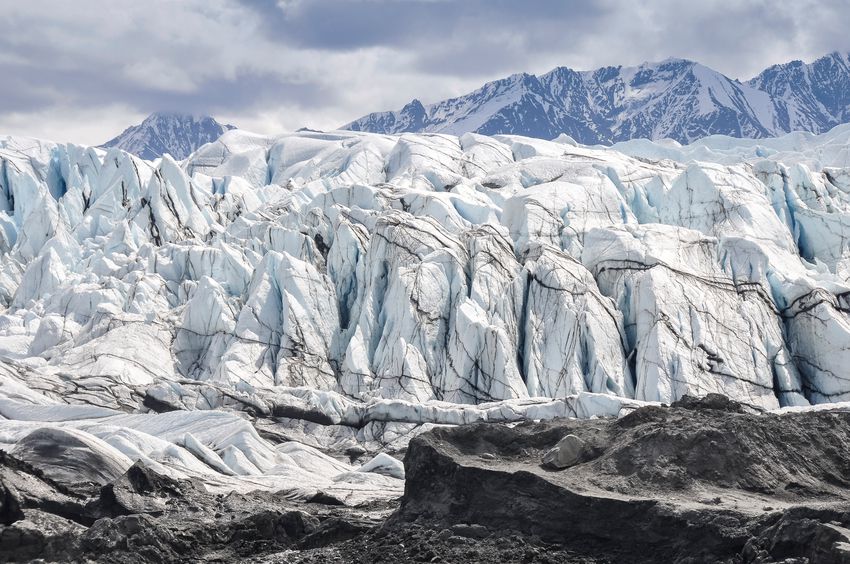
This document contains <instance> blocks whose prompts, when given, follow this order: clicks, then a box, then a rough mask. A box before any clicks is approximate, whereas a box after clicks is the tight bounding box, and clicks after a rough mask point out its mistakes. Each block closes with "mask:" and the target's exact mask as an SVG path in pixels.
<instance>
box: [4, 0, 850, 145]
mask: <svg viewBox="0 0 850 564" xmlns="http://www.w3.org/2000/svg"><path fill="white" fill-rule="evenodd" d="M2 4H3V5H2V7H0V134H9V133H11V134H20V135H32V136H37V137H44V138H48V139H55V140H57V141H72V142H78V143H87V144H97V143H101V142H103V141H106V140H107V139H109V138H111V137H113V136H114V135H116V134H117V133H119V132H120V131H121V130H123V129H124V128H125V127H127V126H128V125H131V124H133V123H137V122H139V121H141V119H142V118H143V117H144V116H145V115H147V114H149V113H150V112H153V111H157V110H171V111H185V112H190V113H209V114H211V115H214V116H216V117H217V118H218V119H219V120H220V121H227V122H230V123H233V124H234V125H237V126H239V127H242V128H244V129H248V130H252V131H257V132H260V133H274V132H280V131H286V130H292V129H296V128H298V127H302V126H309V127H314V128H333V127H335V126H339V125H341V124H343V123H346V122H348V121H351V120H353V119H355V118H358V117H360V116H361V115H363V114H366V113H369V112H371V111H377V110H385V109H398V108H400V107H401V106H403V105H404V104H405V103H406V102H408V101H410V100H411V99H412V98H414V97H416V98H420V99H421V100H422V101H423V102H426V103H427V102H433V101H437V100H440V99H443V98H446V97H449V96H453V95H459V94H463V93H466V92H468V91H470V90H473V89H475V88H477V87H478V86H480V85H481V84H483V83H484V82H486V81H488V80H493V79H497V78H501V77H503V76H507V75H509V74H512V73H515V72H521V71H525V72H531V73H535V74H539V73H543V72H546V71H548V70H550V69H552V68H553V67H556V66H559V65H566V66H569V67H573V68H575V69H580V70H585V69H592V68H597V67H600V66H604V65H621V64H622V65H635V64H639V63H641V62H643V61H647V60H649V61H654V60H661V59H665V58H667V57H684V58H689V59H694V60H698V61H700V62H702V63H704V64H706V65H708V66H710V67H712V68H715V69H717V70H719V71H721V72H723V73H725V74H726V75H728V76H731V77H733V78H740V79H747V78H750V77H751V76H752V75H754V74H756V73H758V72H759V71H760V70H761V69H762V68H764V67H766V66H768V65H770V64H773V63H778V62H786V61H789V60H792V59H802V60H804V61H807V62H808V61H811V60H813V59H815V58H817V57H818V56H820V55H823V54H825V53H828V52H831V51H835V50H841V51H848V50H850V34H848V33H847V30H846V24H847V22H848V20H850V8H848V6H847V3H846V0H770V1H735V0H717V1H714V0H700V1H694V2H691V1H682V0H645V1H640V0H622V1H621V0H598V1H593V2H590V1H578V0H560V1H558V0H458V1H452V0H144V1H140V0H78V1H75V2H70V1H62V0H55V1H42V0H24V1H12V0H6V1H4V2H3V3H2Z"/></svg>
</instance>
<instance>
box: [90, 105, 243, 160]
mask: <svg viewBox="0 0 850 564" xmlns="http://www.w3.org/2000/svg"><path fill="white" fill-rule="evenodd" d="M231 129H234V126H232V125H227V124H221V123H219V122H217V121H216V120H215V119H213V118H211V117H209V116H200V117H198V116H192V115H188V114H179V113H170V112H157V113H153V114H151V115H149V116H148V117H146V118H145V120H144V121H143V122H142V123H140V124H138V125H134V126H132V127H128V128H127V129H125V130H124V131H123V133H121V134H120V135H118V136H117V137H115V138H114V139H111V140H109V141H107V142H106V143H104V144H103V145H101V147H103V148H105V149H108V148H110V147H117V148H119V149H122V150H124V151H127V152H128V153H132V154H134V155H136V156H138V157H141V158H143V159H148V160H152V159H156V158H158V157H161V156H162V155H164V154H166V153H168V154H169V155H171V156H172V157H174V158H175V159H177V160H183V159H185V158H186V157H188V156H189V155H191V154H192V153H193V152H194V151H195V150H197V149H198V147H200V146H201V145H204V144H206V143H212V142H213V141H215V140H216V139H218V138H219V137H221V134H222V133H224V132H225V131H229V130H231Z"/></svg>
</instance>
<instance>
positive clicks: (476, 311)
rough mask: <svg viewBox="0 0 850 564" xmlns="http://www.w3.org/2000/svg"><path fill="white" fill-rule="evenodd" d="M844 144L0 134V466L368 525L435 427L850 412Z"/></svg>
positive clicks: (790, 139) (822, 138)
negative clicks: (697, 403) (179, 485)
mask: <svg viewBox="0 0 850 564" xmlns="http://www.w3.org/2000/svg"><path fill="white" fill-rule="evenodd" d="M848 146H850V126H838V127H836V128H835V129H833V130H832V131H830V132H829V133H826V134H822V135H812V134H791V135H788V136H784V137H780V138H775V139H761V140H758V141H750V140H740V139H733V138H729V137H720V136H713V137H709V138H706V139H704V140H702V141H699V142H697V143H693V144H691V145H687V146H683V145H679V144H678V143H676V142H672V141H664V142H652V141H646V140H635V141H627V142H623V143H620V144H617V145H615V146H614V147H599V146H584V145H580V144H577V143H576V142H575V141H573V140H572V139H571V138H569V137H567V136H562V137H560V138H558V139H557V140H555V141H543V140H540V139H532V138H525V137H519V136H512V135H496V136H492V137H488V136H484V135H480V134H473V133H466V134H463V135H461V136H459V137H457V136H452V135H445V134H403V135H398V136H393V135H383V134H373V133H361V132H352V131H337V132H325V133H323V132H309V131H302V132H297V133H291V134H284V135H279V136H261V135H255V134H251V133H248V132H244V131H239V130H234V131H229V132H226V133H225V134H224V135H223V136H221V138H219V139H218V140H217V141H215V142H212V143H209V144H207V145H204V146H203V147H201V148H200V149H199V150H197V151H196V152H194V153H193V154H192V155H191V156H189V157H188V158H187V159H185V160H182V161H176V160H174V159H173V158H171V157H170V156H168V155H165V156H163V157H162V158H158V159H155V160H150V161H148V160H143V159H141V158H138V157H136V156H134V155H131V154H129V153H127V152H124V151H122V150H120V149H117V148H110V149H108V150H103V149H99V148H91V147H81V146H75V145H71V144H58V143H52V142H48V141H42V140H36V139H28V138H21V137H0V308H2V309H0V448H2V449H5V450H8V451H9V452H11V453H12V454H13V455H14V456H16V457H19V458H21V459H23V460H25V461H27V462H29V463H31V464H32V465H34V466H36V467H38V468H40V469H42V470H43V471H44V472H45V474H46V475H48V476H53V477H55V478H56V479H60V480H61V479H65V480H78V481H93V482H98V483H106V482H107V481H109V480H110V479H114V478H115V477H116V476H118V475H120V474H121V473H123V472H124V471H126V470H127V469H128V468H129V467H130V466H131V465H133V464H134V463H136V462H138V461H142V462H143V463H144V464H146V465H148V466H150V467H152V468H155V469H156V470H157V471H158V472H161V473H163V474H167V475H171V476H175V477H178V478H185V477H195V478H200V479H202V480H203V482H204V483H205V484H206V485H207V487H208V488H210V489H211V490H213V491H233V490H236V491H250V490H256V489H266V490H269V491H279V490H285V491H287V492H288V495H291V496H292V497H294V498H300V499H312V498H314V497H315V496H316V495H318V494H319V493H321V494H322V495H329V496H333V497H334V498H336V499H339V500H341V502H343V503H348V504H356V503H360V502H362V501H363V500H366V499H376V498H389V497H397V496H398V495H400V492H401V491H402V488H403V475H402V472H403V469H401V467H400V466H399V465H397V464H395V463H394V462H393V460H390V459H388V457H386V454H385V453H394V452H398V451H400V450H402V449H404V448H405V446H406V444H407V442H408V441H409V440H410V439H411V438H412V437H414V436H416V435H417V434H418V433H421V432H423V431H425V430H428V429H432V428H434V427H435V426H441V425H457V424H461V423H472V422H479V421H501V422H517V421H522V420H526V419H551V418H554V417H582V418H590V417H616V416H618V415H623V414H625V413H628V412H629V411H631V410H633V409H635V408H636V407H638V406H641V405H646V404H657V403H670V402H673V401H676V400H679V399H681V398H682V397H684V396H685V395H690V396H703V395H707V394H710V393H720V394H724V395H726V396H728V397H730V398H733V399H735V400H737V401H740V402H743V403H745V404H748V405H750V406H752V407H754V408H756V409H760V410H767V411H772V410H776V411H786V410H799V409H813V408H812V407H808V406H812V405H815V406H816V405H821V406H822V405H825V404H832V403H836V402H845V401H850V377H848V376H847V372H846V366H848V363H850V173H848V165H849V164H850V162H848V158H850V153H848ZM46 443H51V444H53V445H55V451H56V452H55V454H54V455H52V456H50V457H45V456H44V454H43V453H44V449H43V448H40V445H44V444H46ZM351 449H355V450H356V451H357V452H362V453H363V454H362V455H361V456H359V457H353V459H352V460H348V461H346V460H343V459H342V456H341V453H343V452H346V451H351Z"/></svg>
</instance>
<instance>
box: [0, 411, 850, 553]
mask: <svg viewBox="0 0 850 564" xmlns="http://www.w3.org/2000/svg"><path fill="white" fill-rule="evenodd" d="M567 437H570V438H569V439H567V442H569V443H570V444H573V445H579V446H580V447H581V448H580V453H581V455H580V456H579V457H578V459H577V460H576V461H575V463H574V464H572V465H569V466H567V467H564V468H559V469H553V468H550V467H545V466H544V465H543V463H542V455H543V453H546V452H548V451H549V450H550V449H552V448H553V447H555V446H556V445H558V444H559V443H561V444H562V445H563V444H564V440H565V438H567ZM848 447H850V413H847V412H836V411H832V412H829V411H820V412H815V411H810V412H802V413H786V414H783V415H776V414H765V413H757V412H752V411H751V410H750V409H748V408H745V407H744V406H741V405H739V404H736V403H734V402H730V401H729V400H727V399H726V398H723V397H720V396H709V397H707V398H703V399H699V400H697V399H693V398H684V399H683V400H682V401H680V402H677V403H676V404H674V405H673V406H671V407H644V408H641V409H637V410H635V411H634V412H632V413H631V414H629V415H627V416H625V417H623V418H621V419H619V420H556V421H547V422H543V423H534V422H526V423H522V424H519V425H516V426H513V427H510V426H506V425H496V424H475V425H466V426H461V427H454V428H448V427H447V428H436V429H434V430H432V431H430V432H428V433H425V434H423V435H420V436H419V437H417V438H415V439H414V440H413V441H412V442H411V443H410V447H409V449H408V452H407V455H406V458H405V469H406V473H407V482H406V489H405V494H404V497H403V498H402V499H401V502H400V505H399V506H398V507H397V509H396V510H395V512H394V513H392V514H391V511H392V510H393V509H394V508H395V506H387V505H386V504H383V505H382V504H372V505H366V506H363V507H357V508H351V507H345V506H340V505H327V504H322V503H316V502H319V501H321V500H315V501H316V502H311V503H300V504H296V503H294V502H291V501H289V500H287V499H285V498H284V497H283V496H280V495H275V494H268V493H259V492H258V493H254V494H236V493H231V494H228V495H221V494H213V493H210V492H208V491H207V490H206V488H205V487H204V486H203V484H200V483H198V482H195V481H192V480H175V479H173V478H169V477H167V476H162V475H160V474H158V473H157V472H155V471H153V470H151V469H150V468H147V467H145V466H143V465H141V464H138V463H137V464H135V465H133V466H131V467H130V468H129V469H128V470H127V471H126V472H125V473H124V474H123V475H121V476H119V477H118V478H117V479H115V480H113V481H112V482H110V483H108V484H106V485H104V486H96V485H94V484H92V483H87V484H63V483H59V482H56V481H54V480H52V479H51V478H49V477H47V476H45V475H44V474H43V473H42V472H41V471H39V470H37V469H35V468H34V467H32V466H30V465H29V464H28V463H27V462H24V461H21V460H19V459H17V458H15V457H14V456H11V455H8V454H6V453H3V452H2V451H0V561H29V560H32V559H45V560H61V561H67V560H72V561H84V560H91V561H98V562H121V563H122V564H126V563H133V562H179V561H185V560H186V559H189V560H192V561H221V560H240V561H248V562H272V563H284V562H286V563H287V564H290V563H301V564H308V563H309V564H318V563H322V564H324V563H329V562H339V563H342V562H346V563H349V562H358V563H367V562H368V563H387V564H389V563H407V562H539V563H546V562H548V563H556V562H558V563H561V562H569V563H585V564H589V563H602V562H618V563H619V562H641V563H643V562H682V563H697V562H700V563H701V562H728V563H735V564H750V563H767V562H787V563H791V562H793V563H803V562H808V563H822V562H825V563H845V562H850V455H848V454H847V453H848V452H850V448H848Z"/></svg>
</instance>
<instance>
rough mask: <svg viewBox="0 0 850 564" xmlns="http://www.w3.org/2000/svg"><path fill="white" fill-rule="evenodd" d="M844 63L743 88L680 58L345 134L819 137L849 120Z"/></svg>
mask: <svg viewBox="0 0 850 564" xmlns="http://www.w3.org/2000/svg"><path fill="white" fill-rule="evenodd" d="M848 92H850V65H848V55H847V54H842V53H833V54H831V55H827V56H825V57H823V58H821V59H818V60H817V61H815V62H814V63H812V64H810V65H805V64H803V63H801V62H799V61H796V62H793V63H788V64H786V65H777V66H774V67H771V68H770V69H767V70H765V71H764V72H763V73H762V74H760V75H759V76H758V77H756V78H754V79H752V80H750V81H748V82H746V83H742V82H739V81H737V80H733V79H730V78H728V77H726V76H724V75H723V74H721V73H719V72H717V71H714V70H712V69H710V68H708V67H706V66H704V65H701V64H699V63H695V62H693V61H688V60H683V59H668V60H665V61H662V62H660V63H645V64H643V65H640V66H638V67H604V68H601V69H597V70H594V71H582V72H578V71H574V70H572V69H569V68H567V67H559V68H556V69H554V70H552V71H551V72H549V73H546V74H544V75H542V76H539V77H538V76H533V75H528V74H518V75H513V76H510V77H508V78H505V79H502V80H497V81H495V82H490V83H488V84H486V85H484V86H483V87H482V88H480V89H478V90H476V91H474V92H471V93H470V94H467V95H465V96H460V97H458V98H452V99H449V100H444V101H442V102H437V103H435V104H431V105H428V106H424V105H423V104H422V103H421V102H419V101H418V100H414V101H412V102H410V103H409V104H407V105H406V106H405V107H404V108H402V109H401V110H400V111H398V112H378V113H373V114H369V115H367V116H365V117H363V118H360V119H358V120H356V121H353V122H351V123H349V124H347V125H345V126H343V129H350V130H354V131H371V132H376V133H404V132H438V133H448V134H453V135H460V134H463V133H466V132H476V133H483V134H487V135H494V134H515V135H526V136H530V137H538V138H542V139H554V138H555V137H557V136H558V135H561V134H566V135H569V136H571V137H573V138H574V139H576V140H577V141H579V142H581V143H586V144H596V143H602V144H610V143H613V142H617V141H625V140H629V139H637V138H646V139H655V140H657V139H663V138H670V139H675V140H676V141H679V142H680V143H690V142H692V141H694V140H696V139H700V138H702V137H706V136H708V135H715V134H721V135H729V136H733V137H748V138H764V137H770V136H776V135H781V134H783V133H787V132H791V131H798V130H802V131H808V132H812V133H821V132H825V131H827V130H829V129H830V128H832V127H834V126H835V125H837V124H839V123H846V122H848V121H850V94H848Z"/></svg>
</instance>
